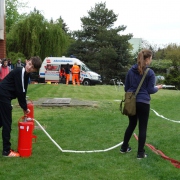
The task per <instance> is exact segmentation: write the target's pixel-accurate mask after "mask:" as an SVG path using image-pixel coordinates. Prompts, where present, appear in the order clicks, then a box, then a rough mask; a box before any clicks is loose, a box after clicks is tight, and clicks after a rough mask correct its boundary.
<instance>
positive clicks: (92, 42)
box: [68, 3, 132, 81]
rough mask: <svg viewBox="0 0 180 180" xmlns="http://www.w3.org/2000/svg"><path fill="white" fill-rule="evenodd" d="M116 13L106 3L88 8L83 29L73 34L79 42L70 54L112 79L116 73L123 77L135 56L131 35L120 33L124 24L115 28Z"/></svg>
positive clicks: (73, 45)
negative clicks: (125, 69)
mask: <svg viewBox="0 0 180 180" xmlns="http://www.w3.org/2000/svg"><path fill="white" fill-rule="evenodd" d="M117 16H118V15H116V14H115V13H114V12H113V11H112V10H108V9H107V8H106V3H98V4H95V7H94V8H91V10H90V11H88V16H84V17H82V18H81V21H82V28H83V29H82V30H81V31H75V32H74V33H73V35H74V38H75V39H76V41H75V42H74V43H73V44H72V45H71V46H70V48H69V51H68V53H69V54H73V55H75V56H76V57H77V58H79V59H81V60H82V61H84V62H85V63H86V64H87V65H88V66H90V68H91V69H93V70H95V71H97V72H98V73H99V74H101V75H102V77H103V79H104V78H105V79H106V81H109V80H110V79H112V78H113V77H114V76H121V72H122V71H123V69H124V66H127V64H128V63H129V61H130V60H131V59H132V57H131V54H130V52H129V51H130V44H129V43H128V40H129V39H130V38H131V37H132V35H131V34H129V35H122V36H121V35H119V34H120V31H124V30H125V29H126V27H125V26H123V25H122V26H118V27H116V28H112V26H113V25H114V22H115V21H116V20H117Z"/></svg>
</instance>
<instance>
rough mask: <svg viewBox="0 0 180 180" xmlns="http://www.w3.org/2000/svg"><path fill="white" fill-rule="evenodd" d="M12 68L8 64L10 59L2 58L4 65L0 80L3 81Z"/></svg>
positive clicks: (0, 69)
mask: <svg viewBox="0 0 180 180" xmlns="http://www.w3.org/2000/svg"><path fill="white" fill-rule="evenodd" d="M10 71H11V70H10V68H9V66H8V60H7V59H3V60H2V65H1V67H0V81H2V80H3V79H4V78H5V77H6V76H7V75H8V74H9V72H10Z"/></svg>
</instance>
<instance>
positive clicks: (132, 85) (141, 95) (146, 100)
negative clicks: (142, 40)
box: [120, 49, 162, 159]
mask: <svg viewBox="0 0 180 180" xmlns="http://www.w3.org/2000/svg"><path fill="white" fill-rule="evenodd" d="M152 55H153V54H152V51H150V50H147V49H144V50H142V51H140V52H139V54H138V58H137V64H135V65H133V66H132V67H131V69H130V70H129V71H128V74H127V76H126V80H125V92H135V91H136V89H137V87H138V85H139V83H140V81H141V79H142V77H143V74H144V72H145V71H146V69H147V67H148V66H149V65H150V63H151V61H152ZM159 89H162V85H158V86H155V74H154V71H153V70H152V69H149V71H148V73H147V75H146V77H145V79H144V82H143V84H142V86H141V88H140V90H139V92H138V94H137V96H136V115H134V116H128V118H129V125H128V127H127V129H126V131H125V133H124V140H123V144H122V146H121V149H120V152H121V153H126V152H130V151H131V147H129V144H128V143H129V140H130V138H131V136H132V134H133V131H134V129H135V128H136V125H137V123H138V121H139V138H138V139H139V140H138V151H137V159H142V158H146V157H147V154H146V153H145V150H144V145H145V142H146V132H147V125H148V119H149V111H150V99H151V98H150V94H154V93H156V92H157V91H158V90H159Z"/></svg>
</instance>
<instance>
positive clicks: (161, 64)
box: [151, 59, 172, 75]
mask: <svg viewBox="0 0 180 180" xmlns="http://www.w3.org/2000/svg"><path fill="white" fill-rule="evenodd" d="M171 66H172V61H171V60H167V59H163V60H162V59H159V60H152V62H151V68H152V69H153V70H154V72H155V73H156V74H161V75H165V74H166V73H167V69H168V68H170V67H171Z"/></svg>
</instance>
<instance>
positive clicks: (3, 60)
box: [1, 58, 8, 66]
mask: <svg viewBox="0 0 180 180" xmlns="http://www.w3.org/2000/svg"><path fill="white" fill-rule="evenodd" d="M5 61H7V62H8V60H7V59H6V58H4V59H2V62H1V64H2V66H4V62H5Z"/></svg>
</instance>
